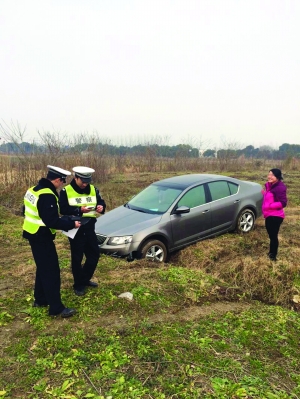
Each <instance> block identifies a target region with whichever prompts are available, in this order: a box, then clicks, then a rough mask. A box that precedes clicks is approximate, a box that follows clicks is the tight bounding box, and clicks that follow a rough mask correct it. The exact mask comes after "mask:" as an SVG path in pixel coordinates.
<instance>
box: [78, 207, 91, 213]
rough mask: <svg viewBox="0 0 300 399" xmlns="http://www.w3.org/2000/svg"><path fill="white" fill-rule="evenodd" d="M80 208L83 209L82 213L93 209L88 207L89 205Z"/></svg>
mask: <svg viewBox="0 0 300 399" xmlns="http://www.w3.org/2000/svg"><path fill="white" fill-rule="evenodd" d="M80 209H81V212H82V213H88V212H91V209H90V208H88V207H86V206H82V207H81V208H80Z"/></svg>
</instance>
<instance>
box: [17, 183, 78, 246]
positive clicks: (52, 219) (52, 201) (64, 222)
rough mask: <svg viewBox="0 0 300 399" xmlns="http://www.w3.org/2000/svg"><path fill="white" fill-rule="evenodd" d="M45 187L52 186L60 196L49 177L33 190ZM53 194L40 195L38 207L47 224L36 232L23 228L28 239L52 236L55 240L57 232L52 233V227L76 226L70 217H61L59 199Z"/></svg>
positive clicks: (66, 228)
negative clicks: (31, 232) (32, 232)
mask: <svg viewBox="0 0 300 399" xmlns="http://www.w3.org/2000/svg"><path fill="white" fill-rule="evenodd" d="M43 188H50V190H51V191H53V194H54V195H55V196H56V197H57V198H58V194H57V191H56V188H55V186H54V185H53V184H52V182H51V181H50V180H48V179H45V178H42V179H41V180H40V181H39V182H38V185H37V186H35V187H34V189H33V191H39V190H41V189H43ZM54 195H52V194H42V195H40V197H39V200H38V203H37V208H38V212H39V216H40V218H41V219H42V221H43V222H44V223H45V225H46V226H40V228H39V229H38V231H37V232H36V233H35V234H30V233H28V232H27V231H25V230H23V237H24V238H27V239H42V238H51V239H52V240H54V238H55V234H52V233H51V231H50V230H49V229H50V228H51V229H56V230H65V231H68V230H71V229H73V228H74V227H75V222H74V221H73V220H70V219H69V218H68V217H66V218H65V217H62V218H60V217H59V212H58V206H57V199H56V198H55V196H54Z"/></svg>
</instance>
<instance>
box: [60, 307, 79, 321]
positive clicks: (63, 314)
mask: <svg viewBox="0 0 300 399" xmlns="http://www.w3.org/2000/svg"><path fill="white" fill-rule="evenodd" d="M74 314H76V310H75V309H71V308H64V310H63V311H62V312H61V313H60V315H61V317H63V318H64V319H65V318H66V317H71V316H74Z"/></svg>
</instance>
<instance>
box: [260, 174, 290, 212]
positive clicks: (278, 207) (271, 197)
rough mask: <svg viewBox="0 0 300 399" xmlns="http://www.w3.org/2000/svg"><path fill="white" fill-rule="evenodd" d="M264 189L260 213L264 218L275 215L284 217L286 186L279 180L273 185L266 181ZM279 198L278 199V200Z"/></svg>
mask: <svg viewBox="0 0 300 399" xmlns="http://www.w3.org/2000/svg"><path fill="white" fill-rule="evenodd" d="M265 186H266V191H264V192H263V204H262V213H263V215H264V218H267V217H268V216H277V217H280V218H284V216H285V215H284V210H283V208H284V207H285V206H286V203H287V199H286V187H285V185H284V184H283V183H282V182H281V181H280V182H278V183H276V184H274V185H272V184H270V183H266V185H265ZM279 199H280V200H279Z"/></svg>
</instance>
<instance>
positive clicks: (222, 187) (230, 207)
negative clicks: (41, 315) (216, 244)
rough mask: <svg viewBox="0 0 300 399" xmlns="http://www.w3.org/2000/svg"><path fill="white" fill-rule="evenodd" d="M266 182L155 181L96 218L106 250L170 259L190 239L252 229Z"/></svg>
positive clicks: (203, 177)
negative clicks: (122, 203)
mask: <svg viewBox="0 0 300 399" xmlns="http://www.w3.org/2000/svg"><path fill="white" fill-rule="evenodd" d="M261 205H262V194H261V186H260V185H259V184H257V183H253V182H247V181H241V180H238V179H234V178H231V177H227V176H221V175H212V174H190V175H183V176H175V177H171V178H168V179H164V180H160V181H158V182H155V183H153V184H151V185H150V186H148V187H147V188H145V189H144V190H143V191H141V192H140V193H139V194H137V195H136V196H134V197H133V198H132V199H131V200H130V201H128V202H126V204H124V205H122V206H119V207H118V208H116V209H113V210H112V211H110V212H108V213H106V214H105V215H103V216H102V217H100V218H99V219H98V220H97V222H96V227H95V229H96V235H97V238H98V243H99V248H100V252H102V253H105V254H109V255H112V256H115V257H127V259H128V260H133V259H141V258H146V259H149V260H152V261H158V262H165V261H166V260H167V258H168V255H169V254H170V253H171V252H173V251H176V250H178V249H181V248H183V247H185V246H187V245H190V244H192V243H195V242H197V241H199V240H203V239H204V238H207V237H213V236H215V235H217V234H222V233H225V232H228V231H234V230H236V231H238V232H240V233H248V232H249V231H251V230H252V229H253V227H254V222H255V219H256V218H257V217H259V216H260V215H261Z"/></svg>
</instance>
